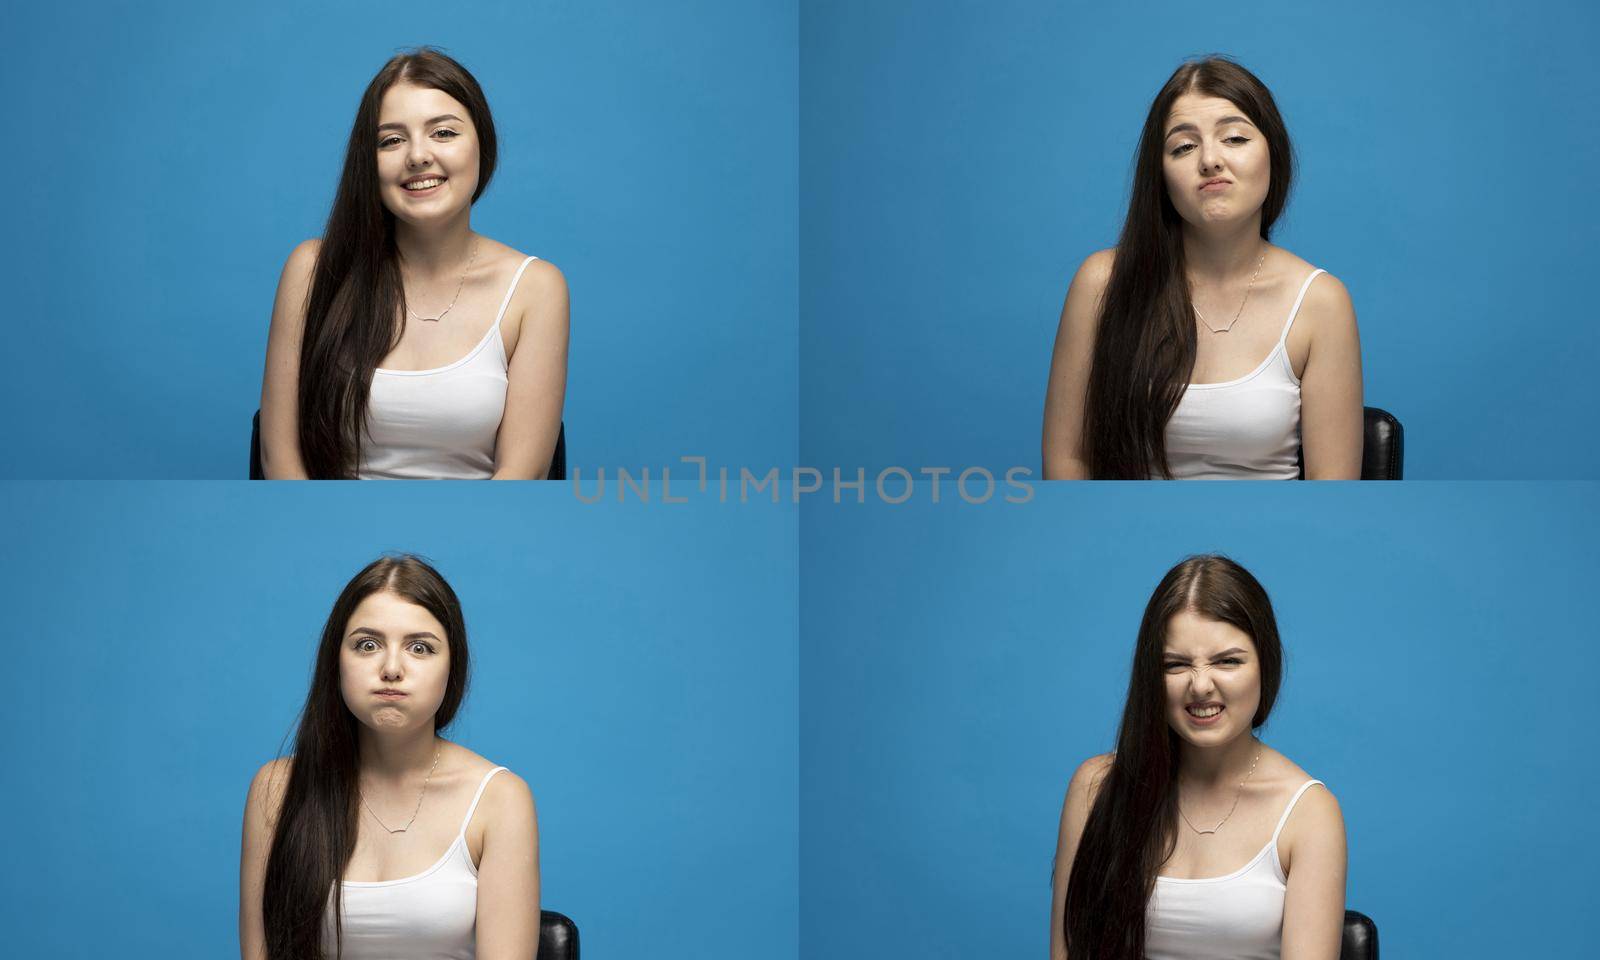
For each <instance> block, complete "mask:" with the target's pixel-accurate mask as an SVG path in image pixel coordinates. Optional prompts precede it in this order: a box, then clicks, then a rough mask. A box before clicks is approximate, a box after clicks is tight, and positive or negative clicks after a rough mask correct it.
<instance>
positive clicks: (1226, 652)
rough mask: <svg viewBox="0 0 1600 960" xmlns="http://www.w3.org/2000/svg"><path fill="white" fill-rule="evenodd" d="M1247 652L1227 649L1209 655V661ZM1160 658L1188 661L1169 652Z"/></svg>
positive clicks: (1240, 648)
mask: <svg viewBox="0 0 1600 960" xmlns="http://www.w3.org/2000/svg"><path fill="white" fill-rule="evenodd" d="M1249 652H1250V651H1248V650H1246V649H1245V648H1244V647H1229V648H1228V649H1226V650H1224V651H1222V652H1221V653H1213V654H1212V655H1211V659H1213V660H1216V659H1218V658H1220V657H1230V656H1233V655H1234V654H1236V653H1245V654H1248V653H1249ZM1161 656H1162V657H1163V658H1165V659H1167V660H1183V661H1185V662H1187V661H1188V660H1189V658H1188V657H1186V656H1184V655H1183V654H1181V653H1173V652H1172V651H1170V650H1167V651H1163V652H1162V654H1161Z"/></svg>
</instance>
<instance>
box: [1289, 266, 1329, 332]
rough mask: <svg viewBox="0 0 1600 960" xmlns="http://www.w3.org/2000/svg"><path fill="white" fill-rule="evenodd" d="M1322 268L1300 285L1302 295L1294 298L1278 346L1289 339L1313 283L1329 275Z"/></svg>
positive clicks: (1312, 272)
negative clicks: (1324, 274)
mask: <svg viewBox="0 0 1600 960" xmlns="http://www.w3.org/2000/svg"><path fill="white" fill-rule="evenodd" d="M1327 272H1328V271H1326V270H1324V269H1322V268H1321V267H1318V268H1316V269H1315V270H1313V271H1311V276H1309V277H1306V282H1305V283H1302V284H1300V295H1299V296H1297V297H1295V298H1294V306H1293V307H1290V308H1289V319H1287V320H1285V321H1283V332H1282V333H1280V334H1278V344H1279V345H1280V346H1281V345H1282V344H1283V343H1284V341H1286V340H1288V339H1289V328H1290V327H1292V326H1294V318H1295V317H1298V316H1299V315H1300V301H1302V300H1304V299H1305V298H1306V291H1307V290H1309V289H1311V281H1313V280H1315V279H1317V274H1319V273H1327Z"/></svg>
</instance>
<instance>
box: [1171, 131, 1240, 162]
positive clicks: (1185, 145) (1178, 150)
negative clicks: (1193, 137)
mask: <svg viewBox="0 0 1600 960" xmlns="http://www.w3.org/2000/svg"><path fill="white" fill-rule="evenodd" d="M1234 140H1238V141H1239V142H1240V143H1249V142H1250V138H1249V137H1240V136H1232V137H1229V138H1228V139H1226V140H1224V141H1222V142H1223V143H1231V142H1232V141H1234ZM1192 146H1194V144H1192V143H1183V144H1179V145H1178V146H1177V147H1176V148H1174V149H1173V151H1172V155H1173V156H1174V157H1176V156H1178V155H1180V154H1182V153H1183V152H1184V151H1185V150H1187V149H1189V148H1190V147H1192Z"/></svg>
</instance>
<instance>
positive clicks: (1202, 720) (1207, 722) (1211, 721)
mask: <svg viewBox="0 0 1600 960" xmlns="http://www.w3.org/2000/svg"><path fill="white" fill-rule="evenodd" d="M1212 706H1215V707H1217V712H1216V713H1214V714H1212V715H1211V716H1209V717H1197V716H1195V715H1194V709H1193V708H1192V707H1184V708H1183V712H1184V714H1185V715H1186V716H1188V718H1189V722H1190V723H1192V724H1194V725H1195V726H1197V727H1210V726H1214V725H1215V724H1216V722H1217V721H1218V720H1221V719H1222V715H1223V714H1224V713H1226V712H1227V710H1228V708H1227V707H1224V706H1222V705H1221V704H1212Z"/></svg>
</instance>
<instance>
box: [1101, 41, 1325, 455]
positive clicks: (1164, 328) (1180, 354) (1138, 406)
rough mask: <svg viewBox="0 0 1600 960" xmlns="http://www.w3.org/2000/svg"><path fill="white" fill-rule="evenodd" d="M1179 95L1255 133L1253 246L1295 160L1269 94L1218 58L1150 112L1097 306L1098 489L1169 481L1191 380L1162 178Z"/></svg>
mask: <svg viewBox="0 0 1600 960" xmlns="http://www.w3.org/2000/svg"><path fill="white" fill-rule="evenodd" d="M1185 93H1202V94H1206V95H1208V96H1213V97H1221V98H1222V99H1224V100H1227V101H1229V102H1231V103H1232V104H1233V105H1234V106H1236V107H1238V108H1239V110H1240V111H1241V112H1242V113H1243V114H1244V115H1245V116H1246V117H1248V118H1249V119H1250V121H1251V122H1252V123H1254V124H1255V125H1256V128H1257V129H1258V130H1260V131H1261V134H1262V136H1263V138H1265V140H1266V143H1267V153H1268V156H1269V157H1270V159H1271V171H1272V174H1271V184H1270V185H1269V186H1268V187H1267V197H1266V200H1265V202H1264V203H1263V204H1262V208H1261V238H1262V239H1263V240H1269V239H1271V234H1272V225H1273V224H1274V223H1276V222H1277V220H1278V215H1279V214H1280V213H1282V212H1283V208H1284V204H1285V203H1286V202H1287V200H1288V197H1289V188H1290V185H1291V184H1293V182H1294V166H1295V163H1294V151H1293V149H1292V147H1291V146H1290V144H1289V133H1288V130H1287V129H1286V128H1285V127H1284V124H1283V117H1282V116H1281V115H1280V114H1279V113H1278V106H1277V104H1276V103H1274V102H1273V99H1272V93H1271V91H1269V90H1268V89H1267V88H1266V85H1265V84H1263V83H1262V82H1261V81H1260V80H1258V79H1256V76H1255V74H1253V73H1251V72H1250V71H1249V70H1246V69H1245V68H1244V67H1242V66H1240V65H1239V64H1238V63H1236V62H1234V61H1233V60H1230V59H1228V58H1227V57H1223V56H1209V57H1206V58H1204V59H1202V60H1197V61H1191V62H1186V63H1184V64H1183V65H1182V66H1180V67H1178V69H1177V70H1176V71H1174V72H1173V74H1172V76H1171V77H1170V78H1168V80H1167V82H1166V84H1165V85H1163V86H1162V88H1161V92H1160V93H1158V94H1156V98H1155V100H1154V101H1152V102H1151V104H1150V112H1149V113H1148V114H1147V115H1146V116H1145V120H1144V131H1143V132H1142V133H1141V134H1140V136H1139V148H1138V154H1137V162H1136V165H1135V169H1134V174H1133V191H1132V195H1131V196H1130V198H1129V201H1128V216H1127V219H1126V220H1124V221H1123V225H1122V235H1121V237H1120V238H1119V239H1118V241H1117V250H1116V258H1115V260H1114V262H1113V264H1112V267H1111V276H1110V278H1109V279H1108V280H1107V283H1106V289H1105V293H1104V295H1103V299H1102V301H1101V309H1100V323H1099V327H1098V333H1097V335H1096V337H1095V343H1094V354H1093V358H1092V360H1091V363H1090V368H1089V382H1088V388H1087V393H1086V397H1085V400H1084V424H1083V432H1082V434H1081V436H1082V437H1083V440H1082V444H1083V456H1084V459H1085V460H1086V462H1087V463H1088V466H1089V473H1090V476H1092V477H1094V478H1095V479H1097V480H1145V479H1148V478H1149V477H1151V476H1162V477H1170V476H1172V470H1171V468H1170V467H1169V465H1168V463H1167V444H1166V432H1167V421H1168V420H1170V419H1171V418H1172V414H1173V411H1175V410H1177V408H1178V402H1179V401H1180V400H1181V399H1183V392H1184V390H1185V389H1186V388H1187V386H1188V384H1189V378H1190V376H1192V375H1193V373H1194V355H1195V329H1194V309H1193V305H1192V303H1191V301H1190V297H1189V283H1188V277H1187V274H1186V272H1185V269H1184V253H1183V229H1182V228H1183V218H1182V217H1180V216H1179V215H1178V211H1177V209H1176V208H1174V207H1173V205H1172V199H1171V198H1170V197H1169V196H1168V195H1167V186H1166V181H1165V179H1164V177H1163V173H1162V149H1163V147H1164V144H1165V142H1166V138H1165V131H1164V130H1163V129H1162V127H1163V126H1164V125H1165V123H1166V119H1167V114H1168V112H1169V111H1170V110H1171V109H1172V104H1173V101H1175V100H1177V99H1178V97H1179V96H1181V95H1183V94H1185Z"/></svg>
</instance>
